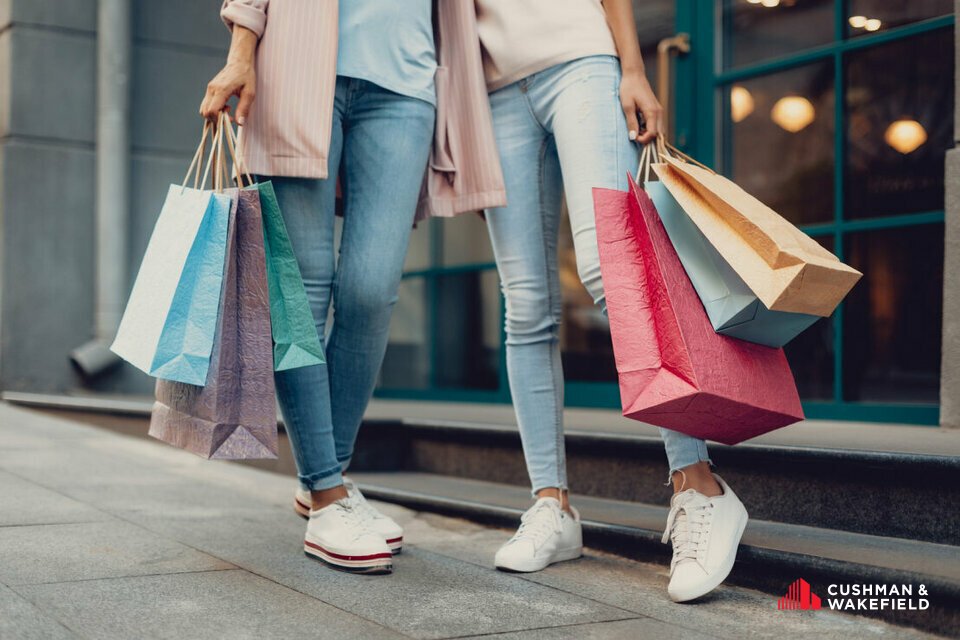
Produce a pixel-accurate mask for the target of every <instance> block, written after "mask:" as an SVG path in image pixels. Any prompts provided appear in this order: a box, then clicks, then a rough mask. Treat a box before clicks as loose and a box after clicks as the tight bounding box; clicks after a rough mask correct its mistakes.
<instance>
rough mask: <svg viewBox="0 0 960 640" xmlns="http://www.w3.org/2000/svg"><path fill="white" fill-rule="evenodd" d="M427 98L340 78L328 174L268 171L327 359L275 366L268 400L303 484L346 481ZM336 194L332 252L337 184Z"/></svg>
mask: <svg viewBox="0 0 960 640" xmlns="http://www.w3.org/2000/svg"><path fill="white" fill-rule="evenodd" d="M434 119H435V110H434V107H433V105H431V104H430V103H428V102H425V101H423V100H419V99H417V98H410V97H407V96H403V95H400V94H397V93H393V92H392V91H388V90H386V89H383V88H381V87H379V86H378V85H376V84H373V83H371V82H367V81H365V80H358V79H353V78H346V77H342V76H338V77H337V86H336V94H335V98H334V109H333V136H332V138H331V141H330V154H329V158H328V162H329V167H330V177H329V178H328V179H326V180H313V179H299V178H282V177H275V178H272V180H273V185H274V189H275V190H276V193H277V201H278V203H279V204H280V209H281V211H282V212H283V219H284V222H285V223H286V226H287V231H288V233H289V235H290V242H291V244H292V245H293V250H294V253H295V254H296V256H297V261H298V262H299V264H300V273H301V275H302V276H303V283H304V286H305V287H306V291H307V298H308V299H309V300H310V308H311V311H312V312H313V319H314V321H315V322H316V324H317V331H318V333H319V334H320V336H321V337H323V336H324V335H325V334H326V324H327V313H328V310H329V307H330V303H331V300H332V302H333V310H334V320H333V327H332V329H331V330H330V332H329V337H328V339H327V341H326V359H327V362H326V364H323V365H315V366H310V367H302V368H298V369H290V370H287V371H278V372H277V373H276V374H275V376H274V377H275V379H276V384H277V397H278V399H279V401H280V409H281V411H282V412H283V419H284V424H285V425H286V429H287V434H288V435H289V437H290V445H291V447H292V449H293V454H294V459H295V460H296V463H297V471H298V476H299V479H300V484H301V486H302V487H303V488H304V489H310V490H322V489H330V488H332V487H336V486H338V485H340V484H342V483H343V477H342V475H341V474H342V472H343V470H345V469H346V468H347V466H348V465H349V463H350V458H351V456H352V455H353V446H354V442H355V441H356V437H357V431H358V430H359V428H360V421H361V420H362V418H363V413H364V411H365V410H366V407H367V403H368V402H369V401H370V396H371V394H372V393H373V387H374V384H375V382H376V377H377V372H378V371H379V369H380V365H381V364H382V362H383V356H384V353H385V352H386V348H387V339H388V332H389V326H390V315H391V313H392V311H393V307H394V305H395V303H396V301H397V290H398V288H399V285H400V277H401V274H402V271H403V261H404V258H405V256H406V253H407V244H408V242H409V239H410V230H411V228H412V226H413V218H414V214H415V212H416V208H417V200H418V198H419V194H420V185H421V184H422V182H423V175H424V171H425V170H426V166H427V158H428V156H429V153H430V146H431V143H432V140H433V124H434ZM338 167H339V177H340V183H341V188H342V190H343V206H344V216H343V230H342V235H341V237H340V251H339V258H338V256H337V255H335V253H334V219H335V210H334V208H335V202H336V183H337V175H338Z"/></svg>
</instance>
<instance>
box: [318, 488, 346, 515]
mask: <svg viewBox="0 0 960 640" xmlns="http://www.w3.org/2000/svg"><path fill="white" fill-rule="evenodd" d="M346 497H347V489H346V487H344V486H343V485H342V484H341V485H338V486H336V487H332V488H330V489H321V490H319V491H311V492H310V500H311V502H312V505H311V508H312V509H313V510H314V511H318V510H319V509H323V508H324V507H329V506H330V505H331V504H333V503H334V502H336V501H337V500H340V499H342V498H346Z"/></svg>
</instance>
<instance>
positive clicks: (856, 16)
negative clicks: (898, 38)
mask: <svg viewBox="0 0 960 640" xmlns="http://www.w3.org/2000/svg"><path fill="white" fill-rule="evenodd" d="M951 13H953V0H909V2H891V1H890V0H848V2H847V33H848V34H849V36H850V37H857V36H863V35H869V34H871V33H876V32H877V31H883V30H886V29H892V28H894V27H902V26H903V25H907V24H910V23H913V22H919V21H920V20H926V19H927V18H936V17H939V16H945V15H949V14H951Z"/></svg>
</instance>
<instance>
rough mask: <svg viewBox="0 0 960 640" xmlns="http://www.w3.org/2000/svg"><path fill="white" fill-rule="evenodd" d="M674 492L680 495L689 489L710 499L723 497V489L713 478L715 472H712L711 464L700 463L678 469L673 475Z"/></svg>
mask: <svg viewBox="0 0 960 640" xmlns="http://www.w3.org/2000/svg"><path fill="white" fill-rule="evenodd" d="M672 479H673V492H674V493H680V492H681V491H686V490H687V489H693V490H694V491H696V492H697V493H701V494H703V495H705V496H707V497H708V498H712V497H714V496H719V495H723V489H721V488H720V485H719V484H718V483H717V479H716V478H714V477H713V471H711V470H710V463H708V462H698V463H696V464H692V465H690V466H689V467H684V468H683V469H678V470H677V471H676V472H674V474H673V478H672Z"/></svg>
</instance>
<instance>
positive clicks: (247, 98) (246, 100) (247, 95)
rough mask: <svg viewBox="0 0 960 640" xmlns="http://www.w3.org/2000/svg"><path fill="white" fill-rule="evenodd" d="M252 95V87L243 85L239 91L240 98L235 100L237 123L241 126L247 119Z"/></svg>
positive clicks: (253, 95)
mask: <svg viewBox="0 0 960 640" xmlns="http://www.w3.org/2000/svg"><path fill="white" fill-rule="evenodd" d="M254 97H255V94H254V92H253V89H248V88H246V87H244V89H243V91H241V92H240V100H238V101H237V124H239V125H240V126H241V127H242V126H243V125H244V123H246V121H247V114H248V113H250V105H252V104H253V99H254Z"/></svg>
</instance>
